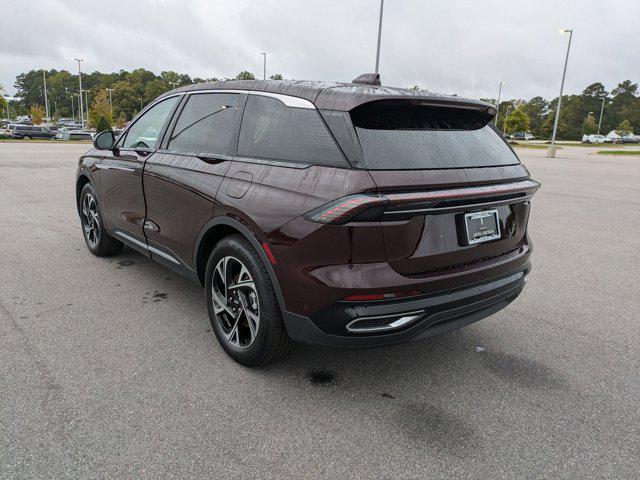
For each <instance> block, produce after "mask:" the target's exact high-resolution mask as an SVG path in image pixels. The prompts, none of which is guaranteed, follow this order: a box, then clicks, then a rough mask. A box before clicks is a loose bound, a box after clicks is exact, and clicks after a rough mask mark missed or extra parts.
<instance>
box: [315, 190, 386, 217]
mask: <svg viewBox="0 0 640 480" xmlns="http://www.w3.org/2000/svg"><path fill="white" fill-rule="evenodd" d="M387 203H388V201H387V199H386V198H385V197H383V196H382V195H367V194H356V195H348V196H346V197H342V198H339V199H337V200H335V201H333V202H331V203H327V204H325V205H322V206H321V207H318V208H316V209H315V210H312V211H310V212H309V213H308V214H307V215H305V217H306V218H307V219H308V220H311V221H313V222H318V223H332V224H337V225H342V224H345V223H348V222H349V221H351V220H352V219H353V217H354V216H356V215H357V214H359V213H361V212H363V211H365V210H367V209H369V208H371V207H382V206H384V205H386V204H387Z"/></svg>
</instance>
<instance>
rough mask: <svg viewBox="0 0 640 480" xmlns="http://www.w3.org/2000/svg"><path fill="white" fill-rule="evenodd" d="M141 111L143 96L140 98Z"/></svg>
mask: <svg viewBox="0 0 640 480" xmlns="http://www.w3.org/2000/svg"><path fill="white" fill-rule="evenodd" d="M140 111H142V97H141V98H140Z"/></svg>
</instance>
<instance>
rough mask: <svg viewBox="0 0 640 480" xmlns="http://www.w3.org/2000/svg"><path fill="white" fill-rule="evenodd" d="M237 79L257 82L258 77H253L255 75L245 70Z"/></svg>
mask: <svg viewBox="0 0 640 480" xmlns="http://www.w3.org/2000/svg"><path fill="white" fill-rule="evenodd" d="M235 79H236V80H255V79H256V77H255V76H254V75H253V73H251V72H248V71H246V70H243V71H242V72H240V73H239V74H238V75H236V78H235Z"/></svg>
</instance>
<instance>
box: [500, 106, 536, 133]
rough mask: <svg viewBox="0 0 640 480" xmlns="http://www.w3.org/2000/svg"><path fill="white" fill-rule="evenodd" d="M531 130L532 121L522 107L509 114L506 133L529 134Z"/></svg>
mask: <svg viewBox="0 0 640 480" xmlns="http://www.w3.org/2000/svg"><path fill="white" fill-rule="evenodd" d="M530 130H531V121H530V120H529V116H528V115H527V114H526V113H525V112H524V110H523V108H522V107H517V108H516V109H515V110H514V111H513V112H511V113H509V116H508V117H507V119H506V121H505V131H506V132H507V133H515V132H528V131H530Z"/></svg>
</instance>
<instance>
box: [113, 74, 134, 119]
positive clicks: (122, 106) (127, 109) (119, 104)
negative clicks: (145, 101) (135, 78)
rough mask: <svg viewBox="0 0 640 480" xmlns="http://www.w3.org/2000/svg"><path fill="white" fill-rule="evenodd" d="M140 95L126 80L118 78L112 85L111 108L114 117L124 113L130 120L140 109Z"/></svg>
mask: <svg viewBox="0 0 640 480" xmlns="http://www.w3.org/2000/svg"><path fill="white" fill-rule="evenodd" d="M139 98H140V97H138V96H137V94H136V91H135V89H134V88H133V86H132V85H131V84H130V83H129V82H127V81H126V80H120V81H118V82H116V83H115V84H114V85H113V92H112V99H113V110H114V114H115V115H116V117H119V116H120V115H124V117H125V118H126V119H127V120H130V119H132V118H133V117H134V115H135V114H136V113H137V112H139V111H140V100H139Z"/></svg>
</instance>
